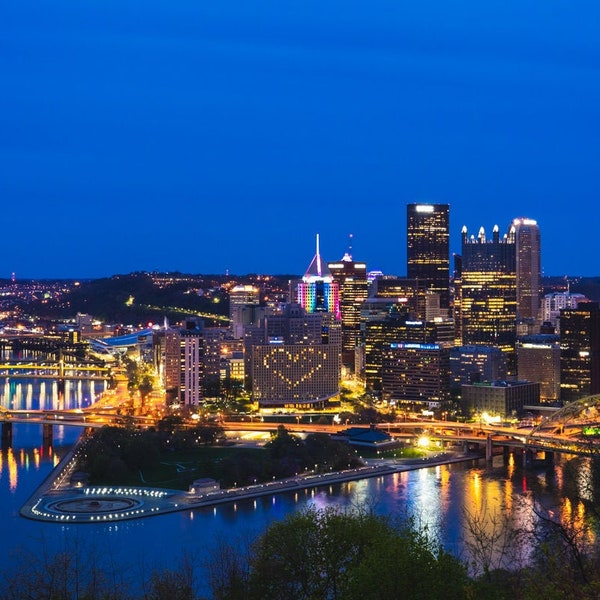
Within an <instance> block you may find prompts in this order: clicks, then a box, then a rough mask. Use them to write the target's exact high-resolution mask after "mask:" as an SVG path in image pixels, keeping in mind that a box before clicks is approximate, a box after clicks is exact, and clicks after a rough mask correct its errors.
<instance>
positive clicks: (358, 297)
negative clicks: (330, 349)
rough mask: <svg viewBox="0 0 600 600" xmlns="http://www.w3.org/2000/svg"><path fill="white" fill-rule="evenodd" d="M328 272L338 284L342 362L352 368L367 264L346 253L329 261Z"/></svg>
mask: <svg viewBox="0 0 600 600" xmlns="http://www.w3.org/2000/svg"><path fill="white" fill-rule="evenodd" d="M327 266H328V268H329V272H330V273H331V276H332V277H333V281H335V282H336V283H337V284H338V289H339V295H340V317H341V320H342V363H343V364H344V365H345V366H349V367H351V368H352V370H354V363H355V356H354V352H355V348H356V347H357V345H358V344H359V343H360V307H361V306H362V304H363V302H364V301H365V300H366V299H367V296H368V295H369V283H368V281H367V264H366V263H364V262H356V261H354V260H353V259H352V256H351V255H350V254H348V253H346V254H344V256H343V257H342V260H340V261H338V262H335V263H329V264H328V265H327Z"/></svg>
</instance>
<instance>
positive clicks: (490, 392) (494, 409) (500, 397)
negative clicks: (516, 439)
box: [461, 381, 540, 418]
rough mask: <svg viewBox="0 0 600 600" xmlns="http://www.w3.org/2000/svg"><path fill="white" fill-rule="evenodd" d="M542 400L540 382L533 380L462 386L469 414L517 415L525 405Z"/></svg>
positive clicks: (464, 408)
mask: <svg viewBox="0 0 600 600" xmlns="http://www.w3.org/2000/svg"><path fill="white" fill-rule="evenodd" d="M539 402H540V384H539V383H537V382H532V381H494V382H486V383H474V384H472V385H462V386H461V403H462V405H463V410H464V411H465V412H466V413H467V414H472V415H478V414H479V415H481V414H482V413H488V414H489V415H491V416H500V417H504V418H507V417H517V416H518V415H519V413H521V412H522V411H523V407H524V406H525V405H535V404H539Z"/></svg>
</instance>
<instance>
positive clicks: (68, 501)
mask: <svg viewBox="0 0 600 600" xmlns="http://www.w3.org/2000/svg"><path fill="white" fill-rule="evenodd" d="M80 446H81V441H79V442H77V444H76V445H75V446H74V447H73V449H72V450H71V451H70V452H69V453H68V454H67V455H65V457H64V458H63V459H62V460H61V462H60V463H59V464H58V465H57V466H56V467H55V468H54V469H53V471H52V472H51V473H50V474H49V475H48V476H47V477H46V478H45V479H44V481H43V482H42V483H41V485H40V486H38V488H37V489H36V490H35V491H34V493H33V494H32V495H31V496H30V497H29V499H28V500H27V501H26V502H25V503H24V504H23V506H22V507H21V509H20V511H19V514H20V515H21V516H22V517H24V518H27V519H32V520H36V521H46V522H51V523H63V524H64V523H73V524H85V523H95V524H98V523H111V522H118V521H125V520H131V519H141V518H145V517H150V516H158V515H163V514H169V513H173V512H180V511H183V510H193V509H194V508H206V507H209V506H216V505H219V504H225V503H230V502H236V501H238V500H248V499H252V498H259V497H262V496H269V495H272V494H279V493H285V492H292V491H297V490H303V489H311V488H316V487H322V486H325V485H331V484H336V483H344V482H347V481H357V480H360V479H367V478H371V477H380V476H385V475H391V474H393V473H402V472H404V471H413V470H417V469H423V468H428V467H435V466H439V465H446V464H453V463H458V462H467V461H472V460H478V459H479V458H480V457H479V456H477V455H467V454H451V453H442V454H438V455H435V456H432V457H429V458H421V459H371V460H372V461H373V463H375V464H366V465H365V466H363V467H358V468H356V469H349V470H347V471H336V472H333V473H324V474H315V473H308V474H304V475H297V476H294V477H289V478H286V479H280V480H276V481H272V482H267V483H261V484H254V485H249V486H244V487H237V488H228V489H223V490H215V491H212V492H208V493H205V494H196V493H192V492H185V491H182V490H172V489H171V490H170V489H164V488H150V487H140V486H85V487H73V486H72V485H65V481H70V476H71V474H72V473H73V472H74V470H75V469H76V466H77V452H78V451H79V449H80Z"/></svg>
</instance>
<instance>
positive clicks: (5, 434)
mask: <svg viewBox="0 0 600 600" xmlns="http://www.w3.org/2000/svg"><path fill="white" fill-rule="evenodd" d="M12 427H13V424H12V423H2V448H10V447H11V446H12Z"/></svg>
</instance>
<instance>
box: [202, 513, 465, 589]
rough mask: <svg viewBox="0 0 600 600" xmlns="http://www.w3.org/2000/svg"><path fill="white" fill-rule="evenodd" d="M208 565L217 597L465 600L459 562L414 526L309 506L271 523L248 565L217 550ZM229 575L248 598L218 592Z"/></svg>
mask: <svg viewBox="0 0 600 600" xmlns="http://www.w3.org/2000/svg"><path fill="white" fill-rule="evenodd" d="M232 551H233V549H232ZM217 561H218V562H217ZM213 567H214V568H213V569H212V570H211V571H210V572H211V578H210V586H211V589H212V591H213V593H214V595H215V598H217V599H218V600H220V599H221V598H225V597H229V598H232V599H235V600H237V598H247V599H249V600H262V599H264V598H270V599H273V600H288V599H290V598H293V599H294V600H341V599H344V600H354V599H356V600H359V599H360V600H364V598H382V599H383V598H386V599H387V598H407V599H411V598H415V599H416V598H442V597H444V598H450V599H454V598H456V599H459V598H461V599H462V598H464V597H466V596H467V592H468V588H469V584H470V580H469V578H468V576H467V573H466V569H465V567H464V565H462V564H461V563H460V562H459V561H458V560H457V559H454V558H453V557H452V556H450V555H448V554H447V553H445V552H444V551H443V550H441V549H438V548H436V547H435V546H434V545H433V543H432V542H431V541H430V539H429V538H428V536H427V535H426V532H418V531H416V530H415V528H414V526H413V523H412V522H405V523H397V522H394V521H392V520H391V519H389V518H387V517H383V516H377V515H375V514H374V513H371V512H364V511H359V512H342V511H339V510H335V509H326V510H316V509H308V510H306V511H303V512H300V513H295V514H294V515H291V516H289V517H288V518H287V519H285V520H284V521H282V522H277V523H274V524H273V525H271V526H270V527H269V528H268V529H267V531H266V532H265V533H264V534H263V535H262V536H261V537H260V538H259V539H258V540H257V541H256V542H255V543H254V545H253V546H252V548H251V550H250V552H249V559H248V567H247V568H245V567H244V566H242V565H240V564H239V563H238V562H237V561H236V560H234V559H233V555H232V553H231V551H230V552H228V551H226V550H225V551H224V550H223V547H222V546H221V548H220V551H219V554H218V555H216V557H215V562H214V563H213ZM229 578H232V580H231V581H235V588H236V589H238V590H239V589H243V588H244V587H245V588H246V591H245V595H235V594H231V593H230V594H229V596H227V595H223V590H226V591H227V592H231V591H232V585H233V584H231V585H230V579H229Z"/></svg>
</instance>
